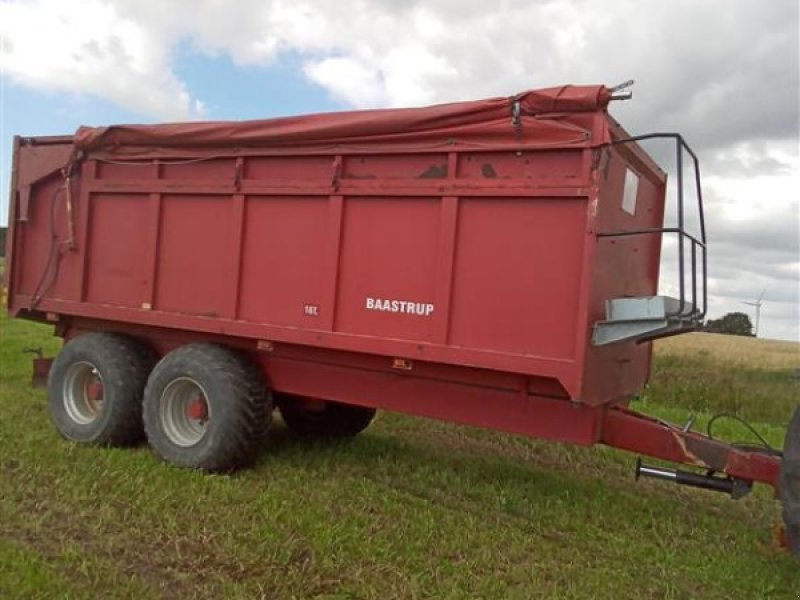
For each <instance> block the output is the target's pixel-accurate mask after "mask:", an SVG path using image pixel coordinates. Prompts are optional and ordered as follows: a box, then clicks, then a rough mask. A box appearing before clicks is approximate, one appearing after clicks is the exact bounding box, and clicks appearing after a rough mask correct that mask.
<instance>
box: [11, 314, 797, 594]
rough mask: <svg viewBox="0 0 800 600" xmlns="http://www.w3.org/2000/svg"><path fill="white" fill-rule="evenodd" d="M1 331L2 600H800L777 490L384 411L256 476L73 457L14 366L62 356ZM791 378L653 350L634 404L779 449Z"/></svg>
mask: <svg viewBox="0 0 800 600" xmlns="http://www.w3.org/2000/svg"><path fill="white" fill-rule="evenodd" d="M0 328H1V329H0V336H2V338H1V340H2V341H1V343H0V369H1V372H0V598H184V597H188V598H269V599H272V598H380V599H390V598H576V599H577V598H581V599H586V598H614V599H625V598H636V599H637V600H638V599H640V600H643V599H648V598H720V599H722V598H725V599H731V598H746V599H748V600H749V599H753V598H791V599H796V598H798V597H800V574H799V571H798V563H797V562H796V561H795V560H794V559H792V558H791V557H790V556H789V555H788V554H787V553H786V552H784V551H782V550H780V549H779V548H778V547H777V545H776V543H775V541H774V539H773V538H774V531H773V527H774V526H775V525H776V524H777V523H778V522H779V507H778V505H777V503H776V502H775V501H774V500H773V499H772V498H771V496H770V493H769V490H767V489H758V490H756V491H755V492H754V493H753V494H751V495H750V496H749V497H747V498H745V499H743V500H740V501H736V502H734V501H731V500H729V499H727V498H725V497H723V496H721V495H715V494H713V493H711V492H704V491H699V490H689V489H685V488H678V487H675V486H671V485H669V484H666V483H660V482H652V481H643V482H640V483H634V481H633V476H632V468H633V462H634V458H635V457H633V456H632V455H629V454H624V453H622V452H618V451H615V450H611V449H608V448H604V447H597V448H593V449H579V448H572V447H566V446H561V445H557V444H551V443H546V442H542V441H539V440H529V439H524V438H520V437H514V436H508V435H502V434H497V433H493V432H488V431H482V430H478V429H472V428H467V427H458V426H454V425H448V424H442V423H437V422H433V421H427V420H422V419H415V418H411V417H406V416H399V415H393V414H382V415H380V416H379V418H378V420H377V421H376V422H375V423H374V425H373V426H372V427H371V428H370V429H368V430H367V432H366V433H364V434H362V435H361V436H360V437H358V438H356V439H354V440H352V441H350V442H347V443H342V442H337V443H311V444H310V443H307V442H300V441H297V440H295V439H293V438H292V437H291V436H290V435H288V433H287V432H286V431H285V429H283V428H282V427H281V426H280V425H276V427H275V430H274V435H273V437H272V440H271V441H270V442H269V447H268V449H267V451H266V452H265V454H264V456H263V457H262V459H261V460H260V461H259V463H258V464H257V466H256V467H255V468H254V469H252V470H248V471H246V472H242V473H239V474H236V475H232V476H209V475H202V474H200V473H196V472H189V471H182V470H178V469H175V468H172V467H169V466H166V465H164V464H161V463H160V462H159V461H158V460H157V459H156V458H155V457H154V456H153V454H151V453H150V452H149V450H148V449H147V448H146V447H145V446H142V447H139V448H135V449H132V450H108V449H96V448H87V447H79V446H75V445H73V444H69V443H67V442H65V441H63V440H61V439H60V438H59V437H58V435H57V434H56V432H55V431H54V429H53V427H52V426H51V424H50V422H49V417H48V413H47V407H46V399H45V393H44V392H43V391H42V390H32V389H31V388H30V387H29V385H28V382H29V377H30V355H27V354H23V353H22V350H23V348H25V347H28V346H42V347H44V348H45V350H46V352H47V353H48V354H50V355H52V354H54V353H55V352H56V351H57V349H58V346H59V344H58V340H56V339H54V338H53V337H52V336H51V333H50V331H49V329H48V328H46V327H43V326H38V325H34V324H30V323H26V322H21V321H8V320H7V319H5V317H0ZM799 362H800V358H799V357H798V345H797V344H791V343H772V342H764V341H760V340H753V339H734V338H729V337H724V336H713V335H707V334H692V335H689V336H683V337H681V338H672V339H667V340H663V341H660V342H659V343H658V344H657V361H656V368H655V378H654V381H653V383H652V385H651V386H650V388H649V389H648V391H647V392H646V394H645V395H644V396H643V398H642V399H641V400H639V401H638V402H637V403H636V405H637V408H639V409H641V410H644V411H646V412H649V413H651V414H655V415H658V416H660V417H663V418H668V419H671V420H675V421H684V420H686V418H687V417H688V415H689V414H690V413H692V412H694V413H697V414H698V425H697V426H698V427H702V425H703V423H704V421H705V420H707V418H708V416H709V413H711V412H716V411H721V410H724V411H731V410H735V411H737V412H738V413H740V414H742V415H743V416H746V417H747V418H748V419H752V420H753V421H755V422H757V423H758V428H759V430H760V431H762V432H763V433H764V434H765V435H766V436H767V438H768V439H769V440H770V441H771V442H772V443H774V444H777V445H780V443H781V442H782V438H783V427H784V425H785V423H786V422H787V420H788V418H789V415H790V413H791V411H792V410H793V408H794V405H795V404H796V403H797V397H798V382H797V381H796V380H795V379H794V378H793V375H794V373H795V369H796V368H797V367H798V366H800V364H799ZM718 433H720V434H723V436H726V437H728V438H731V439H741V438H743V437H746V432H745V431H744V430H742V429H740V428H738V427H737V426H736V425H735V424H734V423H724V422H723V423H721V425H720V429H719V431H718Z"/></svg>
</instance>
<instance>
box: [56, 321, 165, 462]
mask: <svg viewBox="0 0 800 600" xmlns="http://www.w3.org/2000/svg"><path fill="white" fill-rule="evenodd" d="M148 356H149V354H148V350H147V348H145V347H143V345H142V344H140V343H139V342H137V341H135V340H133V339H132V338H128V337H125V336H122V335H117V334H113V333H101V332H96V333H87V334H84V335H81V336H78V337H76V338H73V339H72V340H70V341H68V342H67V343H66V345H65V346H64V347H63V348H62V349H61V351H60V352H59V353H58V356H56V359H55V360H54V361H53V365H52V367H51V368H50V374H49V377H48V383H47V386H48V392H49V396H50V415H51V417H52V419H53V422H54V423H55V426H56V429H57V430H58V432H59V433H60V434H61V435H62V436H63V437H65V438H66V439H69V440H72V441H75V442H82V443H91V444H98V445H107V446H124V445H128V444H132V443H134V442H137V441H139V440H140V439H142V437H143V435H144V430H143V428H142V393H143V391H144V386H145V382H146V381H147V375H148V373H149V372H150V368H151V367H152V365H153V363H154V361H153V360H152V359H150V358H148Z"/></svg>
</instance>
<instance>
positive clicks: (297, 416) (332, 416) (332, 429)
mask: <svg viewBox="0 0 800 600" xmlns="http://www.w3.org/2000/svg"><path fill="white" fill-rule="evenodd" d="M277 403H278V409H279V410H280V413H281V417H282V418H283V421H284V423H286V426H287V427H288V428H289V429H290V430H291V431H292V432H293V433H296V434H298V435H303V436H319V437H353V436H355V435H358V434H359V433H361V432H362V431H364V430H365V429H366V428H367V427H368V426H369V424H370V423H371V422H372V419H373V418H374V417H375V409H374V408H368V407H365V406H355V405H352V404H343V403H340V402H330V401H327V400H317V399H314V398H304V397H301V396H294V395H290V394H281V395H280V396H279V397H278V399H277Z"/></svg>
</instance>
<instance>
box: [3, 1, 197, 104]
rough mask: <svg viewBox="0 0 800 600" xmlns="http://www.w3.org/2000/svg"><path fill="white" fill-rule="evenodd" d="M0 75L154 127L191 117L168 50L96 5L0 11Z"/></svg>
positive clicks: (17, 6)
mask: <svg viewBox="0 0 800 600" xmlns="http://www.w3.org/2000/svg"><path fill="white" fill-rule="evenodd" d="M0 34H2V37H3V41H4V52H3V54H2V58H0V60H2V64H0V67H2V69H3V72H4V74H6V75H7V76H8V77H9V78H10V79H11V81H14V82H17V83H20V84H22V85H26V86H30V87H34V88H43V89H48V90H52V91H58V92H68V93H89V94H94V95H97V96H99V97H101V98H104V99H106V100H110V101H111V102H114V103H117V104H119V105H120V106H124V107H126V108H129V109H132V110H135V111H138V112H144V113H147V114H152V115H154V116H157V117H159V118H162V119H187V118H192V117H194V116H197V115H198V112H197V111H196V105H195V104H194V102H193V100H192V98H191V96H190V94H189V92H188V90H187V89H186V86H185V85H184V84H183V83H182V82H181V81H179V80H178V79H177V78H176V77H175V75H174V74H173V73H172V71H171V68H170V55H169V46H165V44H164V43H163V40H160V39H157V38H155V37H154V36H153V35H152V34H151V32H150V31H148V28H147V27H146V26H145V25H144V24H142V23H139V22H136V21H134V20H131V19H128V18H125V17H123V16H122V15H121V14H120V13H119V11H118V10H117V9H116V7H115V6H114V5H112V4H110V3H106V2H101V1H99V0H83V1H81V2H75V3H72V2H69V3H67V2H59V1H57V0H37V1H35V2H26V3H21V2H14V3H5V4H2V5H0Z"/></svg>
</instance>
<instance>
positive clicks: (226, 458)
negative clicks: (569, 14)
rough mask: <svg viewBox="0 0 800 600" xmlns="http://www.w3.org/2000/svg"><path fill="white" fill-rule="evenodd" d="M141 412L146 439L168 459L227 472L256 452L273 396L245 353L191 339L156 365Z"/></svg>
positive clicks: (260, 441) (254, 456)
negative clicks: (195, 342) (245, 356)
mask: <svg viewBox="0 0 800 600" xmlns="http://www.w3.org/2000/svg"><path fill="white" fill-rule="evenodd" d="M198 407H199V408H198ZM143 414H144V428H145V432H146V433H147V440H148V442H149V444H150V446H151V447H152V448H153V450H154V451H155V452H156V454H158V455H159V456H160V457H161V458H162V459H163V460H164V461H166V462H168V463H171V464H174V465H177V466H180V467H188V468H193V469H202V470H204V471H210V472H228V471H232V470H234V469H237V468H240V467H243V466H246V465H247V464H249V463H251V462H252V461H253V460H254V459H255V458H256V457H257V456H258V451H259V450H260V449H261V446H262V442H263V440H264V438H265V437H266V434H267V431H268V429H269V425H270V419H271V415H272V397H271V394H270V393H269V391H268V390H267V386H266V384H265V382H264V380H263V377H262V375H261V372H260V371H259V370H258V369H256V368H255V367H254V366H253V365H252V364H250V363H249V362H248V361H247V360H246V359H245V358H244V357H243V356H240V355H239V354H237V353H235V352H234V351H232V350H230V349H228V348H225V347H223V346H218V345H215V344H190V345H188V346H183V347H181V348H178V349H176V350H173V351H172V352H170V353H169V354H167V355H166V356H165V357H164V358H163V359H161V361H160V362H159V363H158V364H157V365H156V367H155V369H153V372H152V373H151V374H150V378H149V379H148V381H147V386H146V388H145V392H144V411H143Z"/></svg>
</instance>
